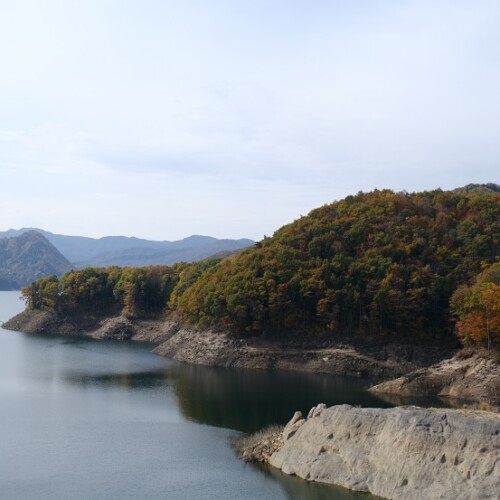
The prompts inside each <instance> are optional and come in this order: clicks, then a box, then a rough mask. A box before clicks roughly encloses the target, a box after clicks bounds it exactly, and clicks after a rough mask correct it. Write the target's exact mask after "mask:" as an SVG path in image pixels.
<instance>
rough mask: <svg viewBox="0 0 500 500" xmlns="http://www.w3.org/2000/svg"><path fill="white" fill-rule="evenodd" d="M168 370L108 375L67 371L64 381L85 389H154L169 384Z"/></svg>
mask: <svg viewBox="0 0 500 500" xmlns="http://www.w3.org/2000/svg"><path fill="white" fill-rule="evenodd" d="M168 378H169V375H168V371H167V370H161V371H151V372H149V371H148V372H137V373H128V372H122V373H106V374H99V375H92V374H87V373H81V372H77V371H66V372H65V373H64V379H65V381H66V382H68V383H70V384H71V383H72V384H78V385H80V386H83V387H86V386H88V387H95V386H99V387H104V388H106V387H122V388H123V389H153V388H157V387H162V386H167V385H168V384H169V380H168Z"/></svg>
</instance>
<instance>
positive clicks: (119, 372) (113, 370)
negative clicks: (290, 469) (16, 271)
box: [0, 292, 390, 500]
mask: <svg viewBox="0 0 500 500" xmlns="http://www.w3.org/2000/svg"><path fill="white" fill-rule="evenodd" d="M18 297H19V293H18V292H0V322H2V321H5V320H7V319H8V318H10V317H12V316H13V315H14V314H16V313H17V312H19V311H21V310H22V309H23V308H24V304H23V303H22V302H21V301H20V300H19V298H18ZM150 348H151V346H149V345H146V344H137V343H133V342H118V341H94V340H89V339H83V338H63V337H49V336H35V335H27V334H22V333H17V332H10V331H7V330H0V443H1V447H0V497H1V498H6V499H9V500H18V499H19V500H21V499H22V500H31V499H33V500H34V499H37V500H44V499H51V500H52V499H76V500H78V499H82V500H83V499H85V500H88V499H120V500H126V499H243V500H245V499H252V500H254V499H347V498H353V499H354V498H356V499H360V498H363V499H372V498H375V497H372V496H370V495H365V494H359V493H358V494H356V493H351V492H349V491H347V490H344V489H342V488H334V487H329V486H324V485H317V484H312V483H307V482H305V481H302V480H300V479H297V478H295V477H289V476H286V475H284V474H281V473H280V472H279V471H276V470H271V469H270V468H259V467H257V466H253V465H247V464H244V463H243V462H242V461H240V460H239V459H237V458H236V457H235V456H234V454H233V452H232V450H231V448H230V444H229V440H230V439H231V437H232V436H235V435H237V434H238V433H239V432H249V431H253V430H256V429H258V428H261V427H262V426H265V425H267V424H270V423H283V422H286V421H287V420H289V419H290V417H291V415H292V414H293V412H294V411H295V410H297V409H301V410H302V411H303V412H307V411H308V410H309V408H310V407H311V406H313V405H315V404H317V403H319V402H325V403H327V404H328V405H331V404H338V403H349V404H353V405H356V404H359V405H363V406H379V407H383V406H389V405H390V403H387V402H384V401H382V400H379V399H377V398H376V397H375V396H372V395H370V394H368V393H366V392H365V391H364V389H365V387H366V386H367V385H368V381H366V380H365V381H362V380H356V379H345V378H339V377H332V376H324V375H313V374H297V373H283V372H282V373H278V372H264V371H253V370H235V369H223V368H204V367H198V366H190V365H183V364H180V363H176V362H174V361H171V360H168V359H165V358H162V357H160V356H157V355H155V354H152V353H151V352H149V350H150Z"/></svg>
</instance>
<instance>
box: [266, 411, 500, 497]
mask: <svg viewBox="0 0 500 500" xmlns="http://www.w3.org/2000/svg"><path fill="white" fill-rule="evenodd" d="M283 440H284V444H283V446H282V447H281V448H280V449H279V450H278V451H276V452H275V453H274V454H273V455H272V456H271V458H270V460H269V463H270V464H271V465H273V466H275V467H277V468H279V469H281V470H282V471H283V472H285V473H286V474H295V475H297V476H299V477H302V478H304V479H308V480H314V481H320V482H324V483H330V484H336V485H340V486H344V487H346V488H350V489H352V490H357V491H366V492H371V493H373V494H375V495H379V496H382V497H385V498H390V499H404V500H410V499H415V500H417V499H418V500H421V499H424V498H444V499H446V498H449V499H454V500H459V499H472V498H481V499H498V498H500V416H499V415H498V414H494V413H490V412H479V411H474V412H473V411H470V410H435V409H433V410H429V409H422V408H416V407H398V408H391V409H375V408H354V407H351V406H349V405H341V406H334V407H331V408H325V407H324V406H319V407H316V408H315V409H313V410H312V411H311V412H310V416H309V418H307V419H302V418H300V416H299V415H297V414H296V415H294V418H293V419H292V421H291V422H290V423H289V424H288V425H287V426H286V427H285V430H284V432H283Z"/></svg>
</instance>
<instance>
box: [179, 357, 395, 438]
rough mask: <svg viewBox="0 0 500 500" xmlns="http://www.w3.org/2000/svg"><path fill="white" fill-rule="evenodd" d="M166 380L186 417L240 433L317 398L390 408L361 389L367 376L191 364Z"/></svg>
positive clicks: (329, 402)
mask: <svg viewBox="0 0 500 500" xmlns="http://www.w3.org/2000/svg"><path fill="white" fill-rule="evenodd" d="M171 378H172V388H173V390H174V392H175V394H176V395H177V397H178V400H179V406H180V409H181V411H182V413H183V414H184V415H185V416H186V417H187V418H190V419H192V420H195V421H197V422H201V423H205V424H209V425H213V426H217V427H228V428H231V429H236V430H239V431H243V432H253V431H255V430H257V429H260V428H261V427H264V426H266V425H269V424H276V423H278V424H281V423H285V422H287V421H288V420H289V419H290V417H291V415H292V414H293V412H295V411H296V410H301V411H302V412H303V413H306V414H307V412H308V411H309V409H310V408H311V407H312V406H314V405H316V404H318V403H320V402H323V403H326V404H327V405H328V406H331V405H335V404H341V403H348V404H351V405H361V406H378V407H387V406H391V405H390V404H389V403H385V402H383V401H381V400H380V399H379V398H377V397H376V396H374V395H372V394H371V393H368V392H366V390H365V389H366V386H367V385H369V384H370V382H369V381H367V380H366V379H365V380H359V379H349V378H345V377H335V376H331V375H320V374H306V373H293V372H272V371H260V370H245V369H234V368H227V369H226V368H213V367H211V368H208V367H201V366H193V365H180V366H177V367H176V368H175V369H174V370H172V373H171Z"/></svg>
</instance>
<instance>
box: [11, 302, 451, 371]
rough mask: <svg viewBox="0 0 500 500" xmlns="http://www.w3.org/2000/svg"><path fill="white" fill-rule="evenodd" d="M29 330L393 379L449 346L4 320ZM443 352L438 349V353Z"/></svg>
mask: <svg viewBox="0 0 500 500" xmlns="http://www.w3.org/2000/svg"><path fill="white" fill-rule="evenodd" d="M4 327H5V328H8V329H11V330H17V331H23V332H27V333H38V334H39V333H42V334H43V333H45V334H56V335H68V336H71V335H80V336H81V335H86V336H89V337H92V338H97V339H118V340H128V339H131V340H140V341H149V342H153V343H154V344H156V348H155V351H156V352H157V353H158V354H160V355H162V356H167V357H170V358H173V359H176V360H178V361H182V362H187V363H194V364H201V365H206V366H225V367H241V368H255V369H279V370H300V371H308V372H318V373H330V374H336V375H349V376H358V377H365V376H366V377H376V378H386V379H387V378H392V377H399V376H400V375H403V374H405V373H409V372H411V371H413V370H415V369H417V368H421V367H423V366H428V365H429V364H431V363H432V362H433V361H434V362H435V361H438V360H439V359H442V356H443V355H445V354H446V353H447V352H450V351H446V350H439V351H438V350H436V349H433V348H432V347H429V346H409V345H403V344H396V343H394V344H377V343H373V344H370V343H367V342H366V341H363V342H361V341H358V342H355V341H354V339H351V342H350V343H347V342H346V341H339V340H325V339H308V340H306V341H305V340H304V338H303V337H301V336H297V337H296V338H287V339H286V340H282V341H280V340H276V339H270V338H263V337H251V336H240V337H238V336H235V335H234V334H229V333H228V332H215V331H212V330H205V331H196V330H193V329H191V328H187V327H185V326H182V325H180V324H179V323H177V322H175V321H169V320H164V319H161V318H158V319H149V320H144V319H142V320H141V319H130V318H127V317H125V316H122V315H119V314H117V315H116V316H109V315H106V316H102V315H101V316H100V315H98V314H95V315H93V314H89V313H88V312H86V313H85V314H82V315H75V316H60V315H58V314H56V313H55V312H53V311H38V310H27V311H24V312H22V313H21V314H18V315H17V316H15V317H14V318H12V319H10V320H9V321H7V322H6V323H5V324H4ZM438 353H439V354H438Z"/></svg>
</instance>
